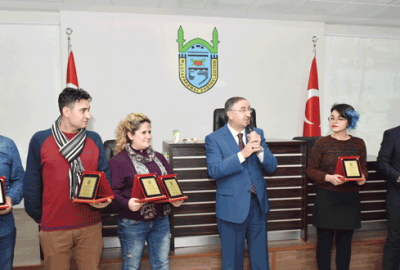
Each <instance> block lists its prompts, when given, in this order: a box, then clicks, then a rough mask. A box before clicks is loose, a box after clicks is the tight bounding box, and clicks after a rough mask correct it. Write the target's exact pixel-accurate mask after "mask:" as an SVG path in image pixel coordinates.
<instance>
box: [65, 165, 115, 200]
mask: <svg viewBox="0 0 400 270" xmlns="http://www.w3.org/2000/svg"><path fill="white" fill-rule="evenodd" d="M107 199H114V193H113V191H112V189H111V187H110V184H109V183H108V181H107V177H106V175H105V174H104V172H96V171H84V172H83V173H82V176H81V184H80V185H79V189H78V195H77V196H76V198H75V199H73V200H72V201H73V202H76V203H100V202H105V201H107Z"/></svg>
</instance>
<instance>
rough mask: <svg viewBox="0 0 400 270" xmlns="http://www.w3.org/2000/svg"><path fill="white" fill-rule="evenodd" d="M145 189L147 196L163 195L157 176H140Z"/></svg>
mask: <svg viewBox="0 0 400 270" xmlns="http://www.w3.org/2000/svg"><path fill="white" fill-rule="evenodd" d="M140 182H141V183H142V186H143V190H144V192H145V193H146V197H152V196H159V195H162V193H161V190H160V188H159V187H158V184H157V179H156V178H155V177H143V178H140Z"/></svg>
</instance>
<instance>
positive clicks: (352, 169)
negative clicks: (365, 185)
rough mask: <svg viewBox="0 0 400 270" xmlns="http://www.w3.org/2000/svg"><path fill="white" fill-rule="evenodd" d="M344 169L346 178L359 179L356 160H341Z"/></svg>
mask: <svg viewBox="0 0 400 270" xmlns="http://www.w3.org/2000/svg"><path fill="white" fill-rule="evenodd" d="M343 165H344V169H345V171H346V177H348V178H352V177H357V178H358V177H361V171H360V167H358V161H357V160H343Z"/></svg>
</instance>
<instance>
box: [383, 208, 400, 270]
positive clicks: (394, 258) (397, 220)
mask: <svg viewBox="0 0 400 270" xmlns="http://www.w3.org/2000/svg"><path fill="white" fill-rule="evenodd" d="M386 208H387V213H388V220H387V229H388V232H387V238H386V243H385V246H384V247H383V262H382V269H384V270H392V269H395V270H399V264H400V207H397V206H393V205H389V204H387V205H386Z"/></svg>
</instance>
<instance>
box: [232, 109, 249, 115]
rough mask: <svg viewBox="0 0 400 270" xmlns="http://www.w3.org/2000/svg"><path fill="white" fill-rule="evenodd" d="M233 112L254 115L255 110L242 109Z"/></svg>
mask: <svg viewBox="0 0 400 270" xmlns="http://www.w3.org/2000/svg"><path fill="white" fill-rule="evenodd" d="M231 111H233V112H234V111H237V112H240V113H246V112H249V113H250V114H251V113H253V111H254V110H253V109H251V108H250V109H240V110H231Z"/></svg>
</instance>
